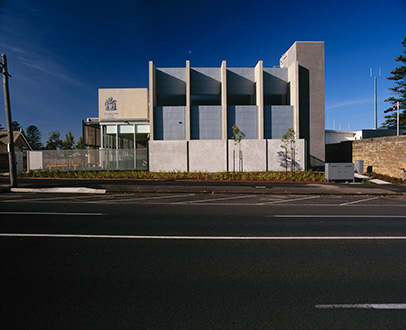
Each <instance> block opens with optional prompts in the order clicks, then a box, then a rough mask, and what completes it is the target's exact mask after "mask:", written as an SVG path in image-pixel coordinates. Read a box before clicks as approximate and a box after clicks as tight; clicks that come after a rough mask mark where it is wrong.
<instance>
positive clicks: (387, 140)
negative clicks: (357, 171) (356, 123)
mask: <svg viewBox="0 0 406 330" xmlns="http://www.w3.org/2000/svg"><path fill="white" fill-rule="evenodd" d="M356 160H363V161H364V172H367V170H368V171H371V172H376V173H380V174H385V175H390V176H393V177H396V178H402V170H401V168H406V135H402V136H390V137H380V138H372V139H362V140H355V141H354V142H353V148H352V161H353V162H355V161H356Z"/></svg>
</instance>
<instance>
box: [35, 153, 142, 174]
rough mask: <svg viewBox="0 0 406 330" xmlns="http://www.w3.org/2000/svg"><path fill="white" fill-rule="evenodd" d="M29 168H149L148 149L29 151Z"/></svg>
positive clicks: (88, 169) (69, 169)
mask: <svg viewBox="0 0 406 330" xmlns="http://www.w3.org/2000/svg"><path fill="white" fill-rule="evenodd" d="M28 170H40V171H46V170H50V171H54V170H60V171H91V170H148V149H136V150H134V149H96V150H41V151H29V152H28Z"/></svg>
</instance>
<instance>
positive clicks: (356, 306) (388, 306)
mask: <svg viewBox="0 0 406 330" xmlns="http://www.w3.org/2000/svg"><path fill="white" fill-rule="evenodd" d="M315 307H316V308H319V309H332V308H345V309H406V304H331V305H316V306H315Z"/></svg>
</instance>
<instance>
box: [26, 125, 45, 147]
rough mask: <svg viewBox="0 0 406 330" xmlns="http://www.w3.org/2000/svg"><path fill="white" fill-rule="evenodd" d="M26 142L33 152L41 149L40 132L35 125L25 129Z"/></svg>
mask: <svg viewBox="0 0 406 330" xmlns="http://www.w3.org/2000/svg"><path fill="white" fill-rule="evenodd" d="M26 136H27V141H28V143H29V144H30V145H31V147H32V149H33V150H40V149H41V148H42V143H41V138H42V134H41V131H40V130H39V129H38V127H37V126H35V125H30V126H28V127H27V134H26Z"/></svg>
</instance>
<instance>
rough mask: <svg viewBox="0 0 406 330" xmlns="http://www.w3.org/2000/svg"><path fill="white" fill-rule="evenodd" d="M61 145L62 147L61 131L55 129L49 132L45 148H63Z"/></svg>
mask: <svg viewBox="0 0 406 330" xmlns="http://www.w3.org/2000/svg"><path fill="white" fill-rule="evenodd" d="M61 147H62V140H61V133H59V131H53V132H51V133H49V138H48V140H47V142H46V145H45V149H47V150H57V149H61Z"/></svg>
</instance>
